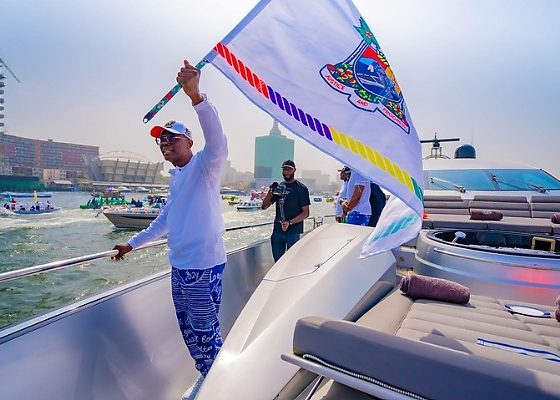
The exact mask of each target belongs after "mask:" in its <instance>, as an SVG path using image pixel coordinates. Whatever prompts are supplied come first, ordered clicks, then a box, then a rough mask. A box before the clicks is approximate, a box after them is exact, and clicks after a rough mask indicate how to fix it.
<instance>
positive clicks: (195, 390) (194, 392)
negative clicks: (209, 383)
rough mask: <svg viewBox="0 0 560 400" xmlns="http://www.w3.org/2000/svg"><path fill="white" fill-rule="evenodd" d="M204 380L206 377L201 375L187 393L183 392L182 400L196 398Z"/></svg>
mask: <svg viewBox="0 0 560 400" xmlns="http://www.w3.org/2000/svg"><path fill="white" fill-rule="evenodd" d="M202 382H204V377H203V376H202V375H201V376H200V377H199V378H198V379H197V380H196V382H195V383H194V385H192V386H191V387H190V388H189V389H187V391H186V392H185V393H183V396H182V397H181V400H194V399H195V398H196V395H197V394H198V391H199V390H200V387H201V386H202Z"/></svg>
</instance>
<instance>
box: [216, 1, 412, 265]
mask: <svg viewBox="0 0 560 400" xmlns="http://www.w3.org/2000/svg"><path fill="white" fill-rule="evenodd" d="M205 60H206V61H207V62H210V63H211V64H213V65H214V66H215V67H216V68H218V69H219V70H220V71H221V72H222V73H223V74H224V75H225V76H226V77H227V78H228V79H230V80H231V81H232V82H233V83H234V84H235V85H236V86H237V87H238V88H239V90H241V92H243V93H244V94H245V95H246V96H247V97H248V98H249V100H251V101H252V102H253V103H254V104H256V105H257V106H258V107H260V108H261V109H263V110H264V111H266V112H267V113H268V114H270V115H271V116H272V117H273V118H274V119H276V120H278V121H279V122H281V123H282V124H283V125H284V126H286V127H287V128H288V129H289V130H291V131H292V132H293V133H294V134H296V135H297V136H299V137H301V138H303V139H305V140H306V141H307V142H309V143H310V144H312V145H313V146H315V147H317V148H319V149H320V150H322V151H324V152H325V153H327V154H329V155H331V156H332V157H334V158H336V159H337V160H339V161H340V162H341V163H343V164H344V165H349V166H350V167H351V168H352V169H353V170H356V171H358V172H359V173H360V174H361V175H363V176H365V177H366V178H368V179H371V180H372V181H374V182H375V183H377V184H379V185H380V186H381V187H383V188H384V189H385V190H387V191H388V192H390V193H391V194H392V196H391V198H390V199H389V201H388V203H387V205H386V207H385V209H384V211H383V213H382V214H381V217H380V220H379V222H378V224H377V226H376V229H375V231H374V232H373V233H372V235H371V236H370V238H369V239H368V240H367V242H366V244H365V245H364V248H363V250H362V256H367V255H371V254H375V253H378V252H380V251H384V250H388V249H391V248H394V247H396V246H398V245H400V244H401V243H403V242H405V241H407V240H409V239H411V238H413V237H415V236H416V235H417V233H418V231H419V229H420V227H421V216H422V213H423V201H422V200H423V198H422V163H421V148H420V142H419V140H418V135H417V133H416V130H415V128H414V125H413V124H412V120H411V117H410V114H409V112H408V108H407V106H406V103H405V101H404V97H403V93H402V91H401V88H400V86H399V84H398V83H397V80H396V77H395V74H394V72H393V70H392V69H391V67H390V65H389V62H388V60H387V58H386V57H385V55H384V53H383V51H382V50H381V47H380V45H379V43H378V42H377V40H376V38H375V36H374V35H373V32H372V30H371V29H370V27H369V26H368V24H367V23H366V21H365V20H364V19H363V18H362V17H361V15H360V13H359V11H358V10H357V9H356V7H355V6H354V5H353V3H352V2H351V1H350V0H336V1H334V0H331V1H300V0H268V1H261V2H260V3H258V4H257V6H255V8H254V9H253V10H252V11H251V12H250V13H249V14H248V15H247V16H246V17H245V18H244V19H243V21H241V22H240V23H239V25H238V26H237V27H236V28H234V30H233V31H231V32H230V33H229V34H228V35H227V36H226V37H225V38H224V39H223V40H222V41H221V42H220V43H218V44H217V45H216V46H215V47H214V49H213V51H212V52H210V53H209V54H208V56H207V57H206V58H205Z"/></svg>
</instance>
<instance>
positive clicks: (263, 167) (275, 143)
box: [255, 120, 297, 189]
mask: <svg viewBox="0 0 560 400" xmlns="http://www.w3.org/2000/svg"><path fill="white" fill-rule="evenodd" d="M293 159H294V141H293V140H292V139H288V138H287V137H286V136H284V135H282V132H281V131H280V128H279V127H278V121H276V120H275V121H274V123H273V124H272V129H271V130H270V132H269V134H268V135H266V136H258V137H256V138H255V184H256V187H257V189H258V188H260V187H261V186H268V185H270V184H271V183H272V182H273V181H277V182H280V181H282V180H283V179H284V178H282V170H281V166H282V162H283V161H284V160H293ZM296 165H297V163H296Z"/></svg>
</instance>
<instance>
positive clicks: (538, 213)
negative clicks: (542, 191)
mask: <svg viewBox="0 0 560 400" xmlns="http://www.w3.org/2000/svg"><path fill="white" fill-rule="evenodd" d="M557 212H560V196H533V197H532V198H531V216H532V217H533V218H550V217H551V216H552V214H554V213H557Z"/></svg>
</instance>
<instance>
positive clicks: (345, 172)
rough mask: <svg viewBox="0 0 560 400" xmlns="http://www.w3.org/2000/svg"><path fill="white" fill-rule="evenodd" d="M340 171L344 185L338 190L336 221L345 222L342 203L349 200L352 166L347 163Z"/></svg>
mask: <svg viewBox="0 0 560 400" xmlns="http://www.w3.org/2000/svg"><path fill="white" fill-rule="evenodd" d="M338 172H340V180H341V181H342V186H341V187H340V190H339V191H338V196H337V198H336V207H335V211H334V214H335V219H336V222H344V220H345V214H344V211H343V210H342V203H343V202H344V201H345V200H348V194H347V192H348V180H349V179H350V167H347V166H346V165H345V166H343V167H342V168H341V169H339V170H338Z"/></svg>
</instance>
